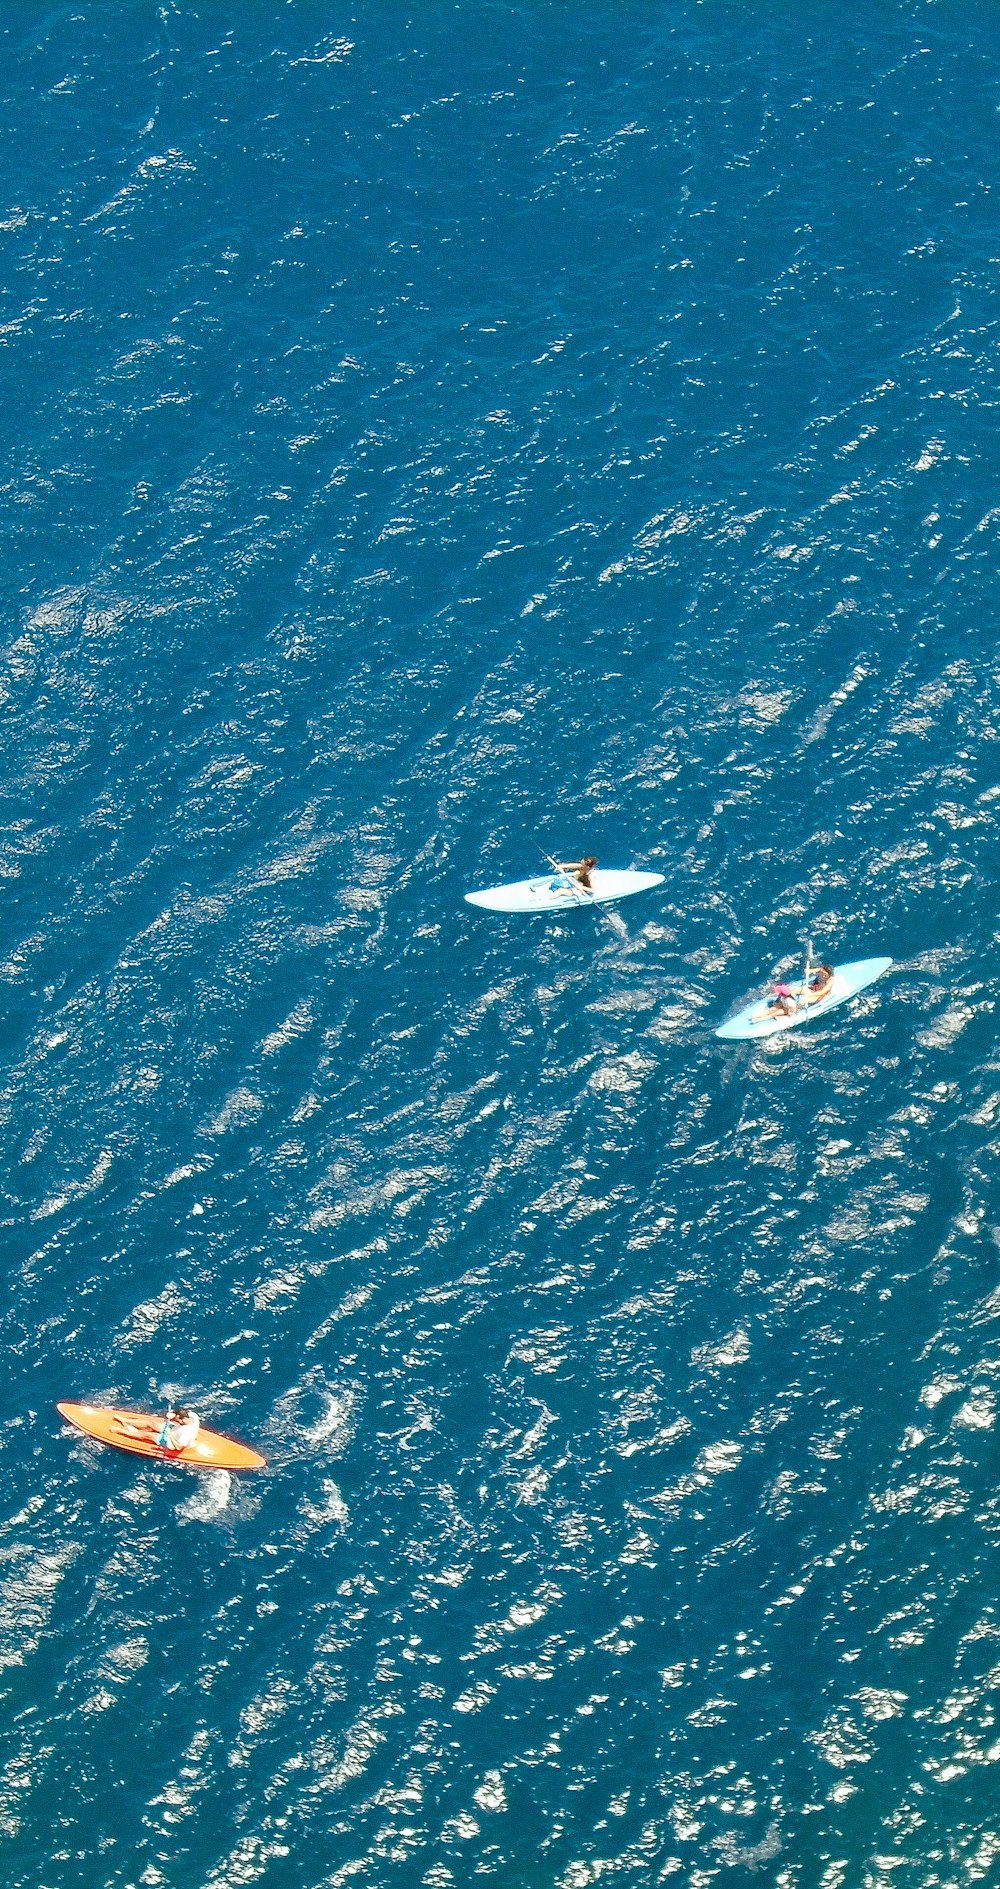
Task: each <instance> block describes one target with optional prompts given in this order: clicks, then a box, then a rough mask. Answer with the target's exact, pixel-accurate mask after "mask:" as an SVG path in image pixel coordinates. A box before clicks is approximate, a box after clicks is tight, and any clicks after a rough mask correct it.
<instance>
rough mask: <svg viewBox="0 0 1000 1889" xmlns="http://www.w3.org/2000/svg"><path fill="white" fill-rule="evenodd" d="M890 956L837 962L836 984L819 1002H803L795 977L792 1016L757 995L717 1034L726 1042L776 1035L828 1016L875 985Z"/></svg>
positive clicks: (790, 984) (887, 965)
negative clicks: (867, 987)
mask: <svg viewBox="0 0 1000 1889" xmlns="http://www.w3.org/2000/svg"><path fill="white" fill-rule="evenodd" d="M891 963H892V959H891V958H859V959H858V960H857V962H856V963H854V964H835V965H834V967H833V983H832V984H831V986H830V989H829V990H828V991H827V994H826V996H825V997H821V998H820V999H819V1002H818V1003H814V1004H811V1003H808V1002H803V979H802V978H801V977H799V978H796V979H794V980H793V981H792V982H790V983H789V985H788V988H789V990H790V991H791V993H792V996H793V997H794V999H795V1003H796V1008H795V1010H794V1011H793V1012H792V1014H791V1016H785V1014H784V1013H783V1012H782V1011H781V1010H773V1009H771V1007H770V1004H769V1000H768V999H767V998H766V997H755V998H754V1000H753V1003H752V1004H747V1006H746V1009H745V1010H740V1011H738V1012H737V1014H736V1016H735V1017H730V1018H729V1021H728V1022H727V1023H723V1024H721V1025H720V1027H719V1029H717V1030H716V1032H715V1034H716V1036H721V1037H724V1038H725V1039H726V1041H727V1042H733V1041H742V1040H743V1039H744V1038H746V1037H758V1036H777V1034H778V1032H779V1030H794V1029H795V1027H796V1025H797V1024H799V1023H809V1022H811V1020H812V1019H813V1017H825V1016H826V1013H827V1011H828V1010H835V1009H836V1007H837V1005H838V1004H845V1003H846V1002H847V999H848V998H849V997H855V996H856V995H857V993H858V991H859V990H864V988H865V985H866V984H874V982H875V979H876V978H877V977H881V976H882V973H883V971H887V970H888V969H889V966H890V964H891Z"/></svg>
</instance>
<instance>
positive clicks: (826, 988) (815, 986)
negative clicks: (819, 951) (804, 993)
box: [809, 964, 833, 1004]
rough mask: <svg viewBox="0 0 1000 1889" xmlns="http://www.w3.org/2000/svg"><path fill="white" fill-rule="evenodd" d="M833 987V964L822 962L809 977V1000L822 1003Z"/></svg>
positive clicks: (812, 1002)
mask: <svg viewBox="0 0 1000 1889" xmlns="http://www.w3.org/2000/svg"><path fill="white" fill-rule="evenodd" d="M832 988H833V965H832V964H821V965H820V966H819V968H818V969H817V970H815V971H814V972H813V974H812V976H811V977H810V979H809V1002H810V1003H811V1004H821V1003H822V1002H823V999H824V997H829V995H830V991H831V990H832Z"/></svg>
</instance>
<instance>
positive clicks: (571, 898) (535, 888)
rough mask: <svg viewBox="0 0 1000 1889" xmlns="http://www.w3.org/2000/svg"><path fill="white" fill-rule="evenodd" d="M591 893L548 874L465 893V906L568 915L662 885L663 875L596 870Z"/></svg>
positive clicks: (565, 877) (570, 879)
mask: <svg viewBox="0 0 1000 1889" xmlns="http://www.w3.org/2000/svg"><path fill="white" fill-rule="evenodd" d="M590 883H591V890H590V891H589V892H587V891H585V890H584V888H583V886H582V885H577V883H576V880H575V879H574V878H573V877H572V876H571V874H569V873H566V872H547V873H545V874H544V876H542V877H539V878H537V879H517V880H515V881H514V883H513V884H512V885H494V886H490V887H489V888H488V890H487V891H485V892H467V893H466V894H465V898H466V903H467V904H469V905H480V906H482V907H483V908H484V909H485V910H486V911H487V912H568V911H571V910H572V909H573V908H574V907H579V906H582V905H611V904H613V903H614V902H615V900H617V899H630V898H632V897H633V895H634V894H635V893H636V892H648V891H649V890H650V888H651V887H652V886H654V885H662V884H663V874H662V872H626V871H621V872H616V871H614V870H612V869H611V868H609V867H605V868H604V869H602V868H601V867H600V866H595V867H594V870H593V872H592V873H591V875H590Z"/></svg>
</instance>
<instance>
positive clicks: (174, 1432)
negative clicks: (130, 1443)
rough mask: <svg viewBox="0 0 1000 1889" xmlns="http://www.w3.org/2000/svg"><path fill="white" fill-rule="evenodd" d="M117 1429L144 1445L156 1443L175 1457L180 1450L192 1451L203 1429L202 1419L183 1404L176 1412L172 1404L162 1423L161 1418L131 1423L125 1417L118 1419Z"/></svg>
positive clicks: (149, 1418)
mask: <svg viewBox="0 0 1000 1889" xmlns="http://www.w3.org/2000/svg"><path fill="white" fill-rule="evenodd" d="M116 1428H118V1429H119V1430H122V1431H123V1432H124V1434H125V1435H126V1436H134V1437H139V1438H140V1439H141V1441H142V1442H143V1443H155V1444H157V1446H158V1447H159V1448H160V1449H161V1450H169V1451H170V1453H171V1455H173V1454H175V1453H176V1452H177V1451H179V1450H186V1449H190V1447H191V1444H192V1443H193V1442H194V1440H195V1437H196V1436H197V1434H198V1432H199V1430H200V1429H201V1418H200V1417H197V1416H196V1415H195V1413H194V1411H193V1410H186V1409H185V1408H184V1406H183V1404H181V1405H179V1406H178V1408H177V1409H176V1410H175V1409H174V1407H173V1405H172V1404H171V1405H170V1406H169V1407H168V1409H167V1414H166V1416H165V1417H164V1419H163V1421H162V1423H161V1421H160V1419H159V1417H148V1418H146V1420H145V1421H144V1422H142V1423H129V1422H127V1421H126V1419H125V1418H124V1417H118V1418H117V1419H116Z"/></svg>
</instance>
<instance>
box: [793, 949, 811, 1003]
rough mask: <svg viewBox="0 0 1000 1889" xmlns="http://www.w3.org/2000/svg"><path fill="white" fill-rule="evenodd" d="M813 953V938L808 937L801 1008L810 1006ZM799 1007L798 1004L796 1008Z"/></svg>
mask: <svg viewBox="0 0 1000 1889" xmlns="http://www.w3.org/2000/svg"><path fill="white" fill-rule="evenodd" d="M812 953H813V943H812V939H811V938H807V939H806V961H805V965H804V966H803V970H802V1004H801V1008H802V1009H803V1010H807V1009H808V1007H809V977H810V973H811V971H812ZM799 1007H800V1006H798V1005H797V1006H796V1008H799Z"/></svg>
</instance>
